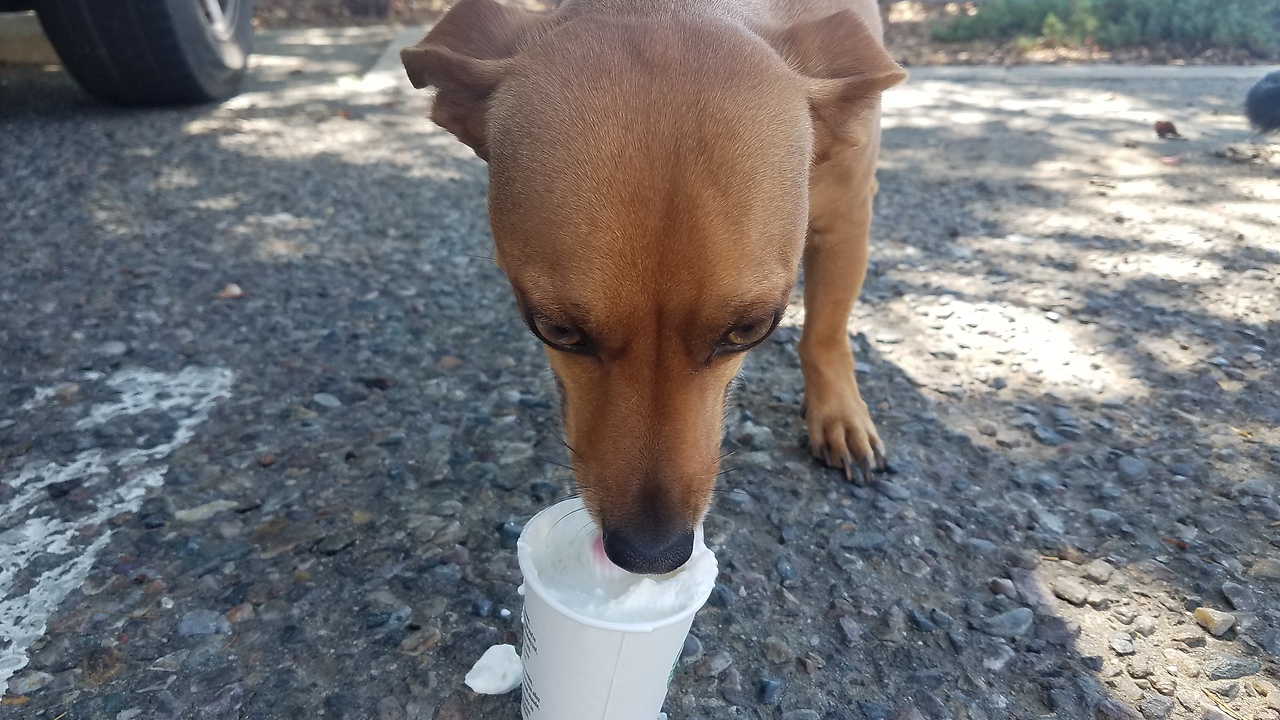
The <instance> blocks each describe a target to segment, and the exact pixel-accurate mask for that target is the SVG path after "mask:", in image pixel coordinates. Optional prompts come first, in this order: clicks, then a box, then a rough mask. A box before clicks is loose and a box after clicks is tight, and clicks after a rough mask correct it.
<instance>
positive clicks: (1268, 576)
mask: <svg viewBox="0 0 1280 720" xmlns="http://www.w3.org/2000/svg"><path fill="white" fill-rule="evenodd" d="M1249 577H1255V578H1258V579H1260V580H1280V560H1277V559H1276V558H1263V559H1261V560H1259V561H1257V562H1255V563H1254V564H1253V567H1251V568H1249Z"/></svg>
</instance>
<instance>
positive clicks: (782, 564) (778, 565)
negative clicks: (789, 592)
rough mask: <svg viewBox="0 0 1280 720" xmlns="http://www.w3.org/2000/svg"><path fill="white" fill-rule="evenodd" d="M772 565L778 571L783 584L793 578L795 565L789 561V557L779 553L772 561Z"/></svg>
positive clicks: (794, 576)
mask: <svg viewBox="0 0 1280 720" xmlns="http://www.w3.org/2000/svg"><path fill="white" fill-rule="evenodd" d="M773 567H774V569H775V570H777V571H778V577H779V578H780V579H781V580H782V582H783V584H786V583H787V582H788V581H790V580H795V578H796V568H795V565H793V564H792V563H791V558H789V557H787V556H786V555H779V556H778V559H777V560H776V561H774V563H773Z"/></svg>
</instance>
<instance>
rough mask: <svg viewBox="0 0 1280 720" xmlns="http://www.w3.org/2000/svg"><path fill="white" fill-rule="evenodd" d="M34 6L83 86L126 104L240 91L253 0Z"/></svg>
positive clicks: (48, 1)
mask: <svg viewBox="0 0 1280 720" xmlns="http://www.w3.org/2000/svg"><path fill="white" fill-rule="evenodd" d="M36 14H37V15H38V16H39V17H40V23H41V25H43V26H44V31H45V34H46V35H48V36H49V42H50V43H52V44H53V47H54V49H55V50H57V51H58V57H59V58H60V59H61V60H62V64H63V65H64V66H65V67H66V68H67V71H68V72H70V73H71V75H72V77H74V78H75V79H76V81H77V82H79V83H80V86H81V87H83V88H84V89H85V91H87V92H88V93H89V94H90V95H93V96H94V97H95V98H97V99H99V100H102V101H105V102H111V103H118V104H124V105H177V104H189V103H202V102H212V101H217V100H223V99H226V98H228V97H230V96H232V95H235V94H236V93H237V92H238V91H239V89H240V85H241V83H243V81H244V75H245V68H246V65H247V64H248V59H249V50H250V47H251V45H252V42H253V1H252V0H110V1H109V2H108V1H104V0H40V2H39V4H38V5H37V7H36Z"/></svg>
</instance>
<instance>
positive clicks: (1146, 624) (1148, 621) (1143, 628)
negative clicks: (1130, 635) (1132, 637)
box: [1133, 615, 1156, 637]
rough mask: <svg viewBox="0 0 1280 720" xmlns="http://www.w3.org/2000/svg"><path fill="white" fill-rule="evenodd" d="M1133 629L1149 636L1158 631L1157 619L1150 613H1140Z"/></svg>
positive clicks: (1144, 635)
mask: <svg viewBox="0 0 1280 720" xmlns="http://www.w3.org/2000/svg"><path fill="white" fill-rule="evenodd" d="M1133 631H1134V632H1136V633H1138V634H1139V635H1141V636H1143V637H1147V636H1149V635H1151V634H1152V633H1154V632H1155V631H1156V619H1155V618H1153V617H1151V616H1150V615H1139V616H1138V617H1137V618H1136V619H1134V621H1133Z"/></svg>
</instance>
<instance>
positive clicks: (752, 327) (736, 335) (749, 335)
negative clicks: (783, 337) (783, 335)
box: [724, 320, 773, 345]
mask: <svg viewBox="0 0 1280 720" xmlns="http://www.w3.org/2000/svg"><path fill="white" fill-rule="evenodd" d="M772 329H773V324H772V323H769V322H765V321H764V320H755V321H753V322H749V323H743V324H741V325H739V326H737V327H735V328H734V329H732V330H730V331H729V333H728V334H727V335H725V336H724V339H725V342H726V343H728V344H729V345H754V344H756V343H758V342H760V341H761V340H763V339H764V336H765V335H768V334H769V331H770V330H772Z"/></svg>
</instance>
